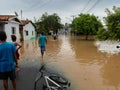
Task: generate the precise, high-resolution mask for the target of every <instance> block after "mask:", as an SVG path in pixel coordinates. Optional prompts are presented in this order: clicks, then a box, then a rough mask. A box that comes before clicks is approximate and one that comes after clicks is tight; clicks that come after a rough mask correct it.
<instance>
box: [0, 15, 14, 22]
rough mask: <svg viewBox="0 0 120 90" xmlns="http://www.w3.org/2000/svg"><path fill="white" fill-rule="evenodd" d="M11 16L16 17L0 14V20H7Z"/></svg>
mask: <svg viewBox="0 0 120 90" xmlns="http://www.w3.org/2000/svg"><path fill="white" fill-rule="evenodd" d="M12 17H16V16H15V15H0V21H8V20H9V19H10V18H12Z"/></svg>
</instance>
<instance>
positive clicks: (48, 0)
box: [23, 0, 52, 12]
mask: <svg viewBox="0 0 120 90" xmlns="http://www.w3.org/2000/svg"><path fill="white" fill-rule="evenodd" d="M50 1H52V0H47V1H46V2H44V3H42V4H40V1H38V2H36V3H34V4H33V5H32V6H30V7H29V8H28V9H26V10H23V11H25V12H31V11H32V10H35V9H36V10H37V9H41V8H42V7H44V6H45V5H46V4H48V3H49V2H50Z"/></svg>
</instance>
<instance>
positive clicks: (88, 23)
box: [71, 14, 102, 40]
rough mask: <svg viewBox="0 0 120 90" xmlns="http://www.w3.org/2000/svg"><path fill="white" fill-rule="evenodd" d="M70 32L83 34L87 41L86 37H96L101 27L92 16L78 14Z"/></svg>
mask: <svg viewBox="0 0 120 90" xmlns="http://www.w3.org/2000/svg"><path fill="white" fill-rule="evenodd" d="M71 26H72V30H73V31H74V32H76V33H79V34H84V35H85V39H86V40H87V39H88V35H96V33H97V31H98V29H99V28H100V27H102V24H101V22H100V21H99V20H98V18H97V17H96V16H94V15H90V14H80V15H79V17H76V18H75V19H74V20H73V22H72V25H71Z"/></svg>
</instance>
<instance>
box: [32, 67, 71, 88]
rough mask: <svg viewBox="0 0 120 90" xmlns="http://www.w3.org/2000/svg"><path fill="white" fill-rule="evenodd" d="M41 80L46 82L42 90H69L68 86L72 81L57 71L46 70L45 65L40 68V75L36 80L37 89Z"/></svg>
mask: <svg viewBox="0 0 120 90" xmlns="http://www.w3.org/2000/svg"><path fill="white" fill-rule="evenodd" d="M39 80H41V81H42V82H43V81H44V82H45V83H44V84H43V85H42V90H67V88H68V87H70V82H69V81H68V80H67V79H65V78H63V77H62V76H60V75H57V74H55V73H50V72H48V71H46V70H45V66H44V65H43V66H41V68H40V69H39V77H37V78H36V80H35V84H34V90H36V86H37V83H38V81H39Z"/></svg>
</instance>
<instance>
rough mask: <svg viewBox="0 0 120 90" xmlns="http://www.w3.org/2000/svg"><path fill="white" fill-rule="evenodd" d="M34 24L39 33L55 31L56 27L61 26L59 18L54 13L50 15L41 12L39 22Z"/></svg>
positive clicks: (56, 30)
mask: <svg viewBox="0 0 120 90" xmlns="http://www.w3.org/2000/svg"><path fill="white" fill-rule="evenodd" d="M36 25H37V27H38V32H39V33H40V32H45V33H49V32H50V31H53V32H55V33H57V32H58V29H60V28H62V24H61V19H60V17H59V16H58V15H57V14H56V13H54V14H52V15H48V14H47V13H45V14H43V15H42V17H41V19H40V22H37V23H36Z"/></svg>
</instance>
